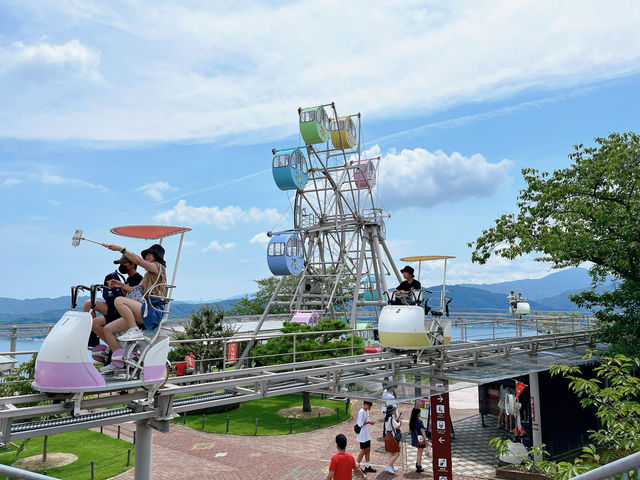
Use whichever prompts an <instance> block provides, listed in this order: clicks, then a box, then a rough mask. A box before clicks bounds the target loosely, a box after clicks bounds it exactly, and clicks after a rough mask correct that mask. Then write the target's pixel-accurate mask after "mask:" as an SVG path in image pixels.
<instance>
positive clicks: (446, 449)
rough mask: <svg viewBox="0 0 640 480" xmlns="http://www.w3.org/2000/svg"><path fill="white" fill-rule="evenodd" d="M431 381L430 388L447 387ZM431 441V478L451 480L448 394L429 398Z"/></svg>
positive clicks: (439, 382) (433, 380)
mask: <svg viewBox="0 0 640 480" xmlns="http://www.w3.org/2000/svg"><path fill="white" fill-rule="evenodd" d="M435 381H436V380H435V379H432V386H437V387H438V388H442V387H445V388H446V387H447V386H448V385H447V383H445V384H442V383H441V382H443V381H442V380H437V382H438V384H435ZM431 403H433V404H434V405H435V408H431V439H432V441H433V477H434V478H437V479H438V480H452V479H453V471H452V469H451V416H450V412H449V394H448V393H442V394H438V395H434V396H433V397H431Z"/></svg>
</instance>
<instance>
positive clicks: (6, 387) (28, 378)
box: [0, 355, 36, 397]
mask: <svg viewBox="0 0 640 480" xmlns="http://www.w3.org/2000/svg"><path fill="white" fill-rule="evenodd" d="M35 367H36V355H33V356H32V357H31V360H29V361H27V362H23V363H21V364H20V365H19V366H18V368H16V369H15V370H14V371H13V373H7V374H5V375H4V376H3V377H2V381H0V396H1V397H10V396H13V395H28V394H30V393H36V392H35V391H34V390H33V388H31V382H32V379H33V376H34V372H35Z"/></svg>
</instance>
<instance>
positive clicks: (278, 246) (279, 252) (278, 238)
mask: <svg viewBox="0 0 640 480" xmlns="http://www.w3.org/2000/svg"><path fill="white" fill-rule="evenodd" d="M267 263H268V264H269V270H271V273H273V274H274V275H298V274H299V273H300V272H301V271H302V268H303V267H304V248H303V245H302V240H301V239H300V237H299V236H298V234H297V233H275V234H273V236H272V237H271V240H269V246H268V247H267Z"/></svg>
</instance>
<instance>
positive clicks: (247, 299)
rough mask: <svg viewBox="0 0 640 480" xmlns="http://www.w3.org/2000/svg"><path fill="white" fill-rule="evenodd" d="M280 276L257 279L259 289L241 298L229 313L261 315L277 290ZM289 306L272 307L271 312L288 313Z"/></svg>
mask: <svg viewBox="0 0 640 480" xmlns="http://www.w3.org/2000/svg"><path fill="white" fill-rule="evenodd" d="M279 281H280V278H279V277H275V276H271V277H265V278H261V279H259V280H255V282H256V283H257V284H258V291H257V292H256V293H254V294H253V295H245V296H244V297H242V298H240V299H239V300H238V301H237V302H236V303H235V304H234V305H233V307H231V308H230V309H229V310H227V312H226V313H227V315H261V314H262V312H264V309H265V308H266V307H267V304H268V303H269V299H270V298H271V295H272V294H273V292H274V291H275V289H276V287H277V285H278V282H279ZM286 312H288V309H287V307H284V306H275V307H272V308H271V310H270V312H269V313H286Z"/></svg>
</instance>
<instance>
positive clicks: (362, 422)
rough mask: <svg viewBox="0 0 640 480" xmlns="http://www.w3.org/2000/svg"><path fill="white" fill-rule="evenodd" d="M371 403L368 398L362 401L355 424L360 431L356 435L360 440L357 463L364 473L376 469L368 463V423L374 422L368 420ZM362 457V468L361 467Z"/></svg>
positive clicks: (369, 451)
mask: <svg viewBox="0 0 640 480" xmlns="http://www.w3.org/2000/svg"><path fill="white" fill-rule="evenodd" d="M372 405H373V403H371V402H370V401H368V400H365V401H364V402H363V405H362V408H361V409H360V411H359V412H358V419H357V420H356V423H357V425H358V426H359V427H360V433H358V434H357V435H356V440H357V441H358V442H360V453H359V454H358V465H359V466H360V469H361V470H362V471H363V472H364V473H375V472H376V469H375V468H372V467H371V465H370V464H369V461H370V460H371V432H370V431H369V425H373V424H374V423H375V422H374V421H373V420H369V410H371V406H372ZM362 457H364V459H365V462H364V468H363V467H362V463H361V462H362Z"/></svg>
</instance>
